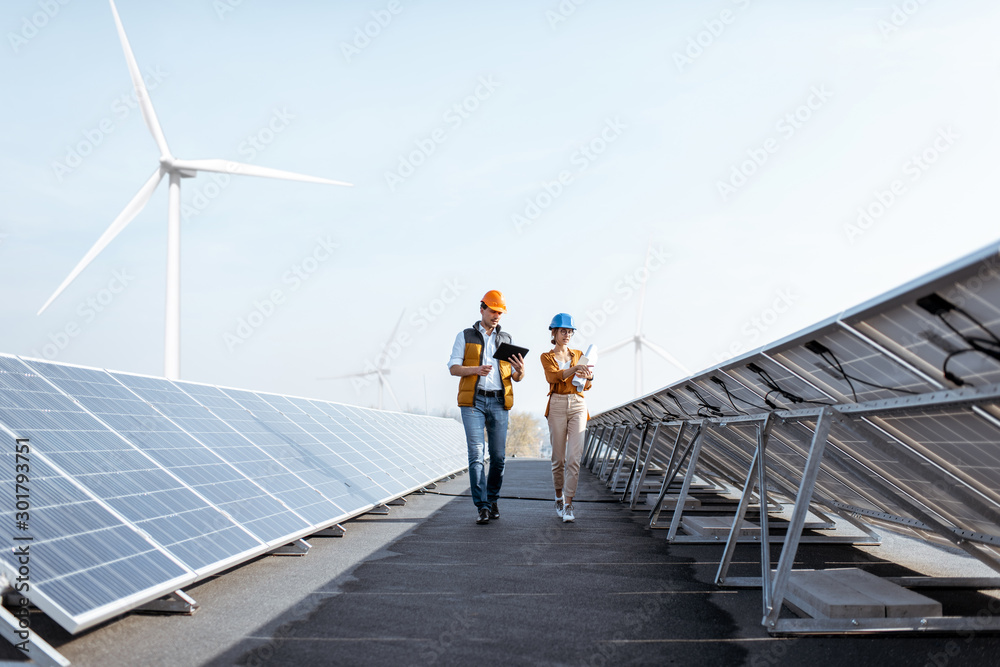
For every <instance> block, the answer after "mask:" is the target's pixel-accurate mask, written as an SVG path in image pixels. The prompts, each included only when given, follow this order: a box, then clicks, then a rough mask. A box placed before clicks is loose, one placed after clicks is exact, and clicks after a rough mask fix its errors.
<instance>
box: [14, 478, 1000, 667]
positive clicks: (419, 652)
mask: <svg viewBox="0 0 1000 667" xmlns="http://www.w3.org/2000/svg"><path fill="white" fill-rule="evenodd" d="M550 487H551V476H550V473H549V463H548V461H546V460H539V459H509V460H508V462H507V470H506V478H505V482H504V487H503V495H504V498H503V499H502V500H501V503H500V508H501V513H502V516H501V518H500V520H498V521H492V522H490V524H489V525H485V526H480V525H476V524H475V523H474V514H475V512H474V507H473V505H472V503H471V502H470V500H469V498H468V478H467V477H466V476H465V475H462V476H459V477H458V478H456V479H454V480H451V481H446V482H444V483H440V484H438V487H437V489H436V490H435V491H434V492H433V493H428V494H426V495H413V496H410V497H409V499H408V500H409V502H408V503H407V505H406V506H404V507H394V508H392V512H391V514H390V515H389V516H375V515H366V516H364V517H361V518H359V519H356V520H354V521H351V522H349V523H348V524H347V528H348V532H347V535H346V536H345V537H343V538H311V539H310V543H311V544H312V549H311V550H310V552H309V554H308V555H307V556H305V557H291V556H281V557H278V556H270V557H263V558H258V559H256V560H254V561H251V562H250V563H247V564H245V565H243V566H240V567H237V568H234V569H232V570H230V571H228V572H226V573H223V574H221V575H219V576H215V577H211V578H209V579H207V580H205V581H203V582H200V583H199V584H198V585H196V586H194V587H192V588H190V589H188V591H187V592H188V593H189V594H190V595H192V596H193V597H194V598H195V599H196V600H197V601H198V602H199V603H200V604H201V608H200V610H199V611H198V612H197V613H196V614H194V615H193V616H153V615H142V614H129V615H126V616H123V617H121V618H119V619H116V620H113V621H110V622H108V623H105V624H103V625H101V626H99V627H97V628H95V629H92V630H90V631H87V632H85V633H82V634H81V635H79V636H76V637H73V636H71V635H69V634H67V633H65V632H64V631H62V630H61V629H60V628H58V627H57V626H55V625H54V624H52V623H51V622H47V621H46V620H45V619H43V618H39V619H38V620H37V621H36V622H35V623H34V625H33V628H34V629H35V630H36V631H38V632H39V633H40V634H41V636H43V637H44V638H46V639H47V640H49V641H50V642H51V643H53V644H54V645H55V646H56V648H57V649H58V650H59V651H60V652H61V653H62V654H63V655H64V656H66V657H67V658H69V659H70V660H71V661H72V662H73V664H74V665H101V666H102V667H114V666H117V665H128V666H133V665H171V666H175V665H233V664H239V665H251V666H256V665H323V664H344V665H469V664H475V665H480V666H488V665H595V666H596V665H751V666H753V667H757V666H763V665H806V664H808V665H811V666H816V667H819V666H821V665H837V666H838V667H842V666H843V665H851V664H859V665H867V664H878V665H925V664H929V665H938V666H942V665H996V664H997V662H998V659H997V658H996V656H997V655H1000V637H996V636H987V635H982V634H975V633H967V634H966V635H963V636H916V635H909V636H852V637H792V638H780V637H769V636H768V634H767V633H766V632H765V631H764V630H763V628H762V627H761V625H760V618H761V597H760V591H759V590H756V589H740V590H729V589H719V588H717V587H716V586H715V585H714V584H712V583H711V582H712V579H713V577H714V573H715V569H716V568H717V565H718V559H719V556H720V553H721V549H722V545H721V544H720V545H668V543H667V542H666V541H665V540H664V539H663V538H662V534H663V532H662V531H649V530H647V529H646V528H645V527H644V524H645V513H644V512H631V511H629V509H628V508H627V506H622V505H619V504H618V503H616V502H614V501H613V499H612V496H611V495H610V493H609V492H608V491H607V490H606V489H605V487H604V485H603V484H602V483H600V482H599V481H598V480H597V478H596V477H594V476H593V475H592V474H590V473H589V472H587V471H584V472H583V473H582V474H581V480H580V490H579V493H578V503H577V521H576V522H575V523H572V524H563V523H562V522H561V521H560V520H559V519H558V518H557V517H556V515H555V512H554V509H553V506H552V501H551V500H550V498H551V488H550ZM462 495H464V496H465V497H461V496H462ZM456 496H458V497H456ZM885 545H886V546H884V547H879V548H863V549H862V548H852V547H846V546H833V545H830V546H819V545H803V546H802V547H801V548H800V550H799V557H798V558H797V563H796V567H814V566H823V565H824V563H825V564H826V566H830V567H846V566H863V567H865V569H868V570H870V571H872V572H874V573H875V574H880V575H887V576H888V575H894V574H905V573H913V572H922V573H927V574H952V575H956V574H957V575H969V576H972V575H984V574H985V575H990V574H993V573H992V572H989V571H985V572H984V571H983V568H982V566H980V565H979V564H978V563H975V562H972V561H970V560H969V559H965V558H961V557H956V556H953V555H951V554H949V553H948V552H946V551H943V550H940V549H936V548H934V547H929V546H926V545H923V544H920V543H917V542H915V541H913V540H908V539H906V538H900V537H892V536H887V537H886V542H885ZM779 551H780V549H778V548H777V547H775V548H773V550H772V558H773V559H774V561H775V562H776V561H777V558H778V555H779ZM890 552H891V553H890ZM757 557H758V551H757V550H756V549H755V548H753V547H752V546H745V547H744V546H740V547H739V548H738V549H737V552H736V558H735V559H734V560H735V562H734V566H733V570H732V571H731V573H730V574H731V576H737V575H752V574H755V573H757V572H759V566H758V565H757V562H758V560H757ZM798 561H801V564H800V563H799V562H798ZM887 561H893V562H892V563H890V562H887ZM945 561H948V563H949V564H950V565H954V566H957V571H956V569H955V567H949V568H945V567H944V564H945ZM898 562H906V563H908V564H909V565H910V568H902V567H900V566H899V565H896V564H894V563H898ZM937 570H940V572H939V571H937ZM941 595H944V596H945V597H940V596H941ZM949 595H950V597H948V596H949ZM933 596H934V597H938V598H939V599H941V600H942V601H943V602H944V603H945V614H946V615H948V614H951V613H964V614H973V615H974V614H976V613H977V611H980V610H981V613H985V614H990V613H998V612H1000V601H998V600H996V599H995V598H991V597H986V596H983V595H980V594H970V593H968V592H966V593H963V594H961V595H958V594H955V593H950V594H949V593H947V592H946V593H943V594H941V593H935V594H933ZM8 648H9V647H6V646H5V647H4V651H3V652H2V653H0V659H2V658H8V657H9V656H11V653H9V652H8V651H7V649H8Z"/></svg>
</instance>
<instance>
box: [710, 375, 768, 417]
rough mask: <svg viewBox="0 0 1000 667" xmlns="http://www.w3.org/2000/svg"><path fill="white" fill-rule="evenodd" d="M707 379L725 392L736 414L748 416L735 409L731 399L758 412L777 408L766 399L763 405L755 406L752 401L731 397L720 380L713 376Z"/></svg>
mask: <svg viewBox="0 0 1000 667" xmlns="http://www.w3.org/2000/svg"><path fill="white" fill-rule="evenodd" d="M709 379H710V380H711V381H712V382H714V383H715V384H717V385H719V386H720V387H722V390H723V391H725V392H726V396H727V397H728V398H729V404H730V405H732V406H733V409H734V410H736V412H739V413H742V414H745V415H746V414H749V413H748V412H744V411H743V410H740V409H739V408H738V407H736V404H735V403H733V399H734V398H735V399H736V400H737V401H739V402H740V403H745V404H747V405H749V406H752V407H755V408H757V409H758V410H774V409H775V408H776V407H777V406H775V404H774V403H771V402H770V401H767V400H766V399H765V405H757V404H756V403H754V402H752V401H748V400H746V399H743V398H740V397H739V396H733V395H732V393H730V391H729V387H728V386H726V383H725V382H723V381H722V380H721V379H719V378H718V377H716V376H714V375H713V376H712V377H710V378H709ZM765 406H766V407H765Z"/></svg>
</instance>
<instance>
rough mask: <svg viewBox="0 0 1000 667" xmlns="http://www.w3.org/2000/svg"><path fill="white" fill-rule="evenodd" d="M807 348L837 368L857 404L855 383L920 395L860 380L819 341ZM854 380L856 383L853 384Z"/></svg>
mask: <svg viewBox="0 0 1000 667" xmlns="http://www.w3.org/2000/svg"><path fill="white" fill-rule="evenodd" d="M805 348H806V349H807V350H809V351H810V352H812V353H814V354H817V355H819V357H820V358H821V359H822V360H823V361H825V362H826V363H828V364H830V366H834V367H836V369H837V370H838V371H839V372H840V375H841V377H843V378H844V379H845V380H846V381H847V386H849V387H850V388H851V394H852V395H853V396H854V402H855V403H857V402H858V392H857V390H855V388H854V382H858V383H860V384H864V385H867V386H869V387H874V388H875V389H885V390H886V391H894V392H897V393H900V394H909V395H911V396H914V395H916V394H918V393H919V392H916V391H911V390H909V389H903V388H902V387H886V386H885V385H882V384H877V383H875V382H869V381H868V380H865V379H863V378H859V377H857V376H856V375H851V374H850V373H848V372H847V371H845V370H844V366H843V364H841V363H840V359H838V358H837V355H836V354H834V353H833V350H831V349H830V348H828V347H827V346H825V345H823V344H822V343H820V342H819V341H816V340H811V341H808V342H807V343H806V344H805ZM827 355H829V356H830V358H829V359H827ZM852 380H853V381H854V382H852Z"/></svg>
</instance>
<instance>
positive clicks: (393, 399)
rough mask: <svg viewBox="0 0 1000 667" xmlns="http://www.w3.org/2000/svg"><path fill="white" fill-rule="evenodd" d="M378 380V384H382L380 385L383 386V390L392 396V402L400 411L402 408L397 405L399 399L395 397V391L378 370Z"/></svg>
mask: <svg viewBox="0 0 1000 667" xmlns="http://www.w3.org/2000/svg"><path fill="white" fill-rule="evenodd" d="M378 381H379V384H380V385H382V386H384V387H385V390H386V391H388V392H389V396H391V397H392V402H393V403H395V404H396V409H397V410H399V411H400V412H402V411H403V408H402V407H401V406H400V405H399V400H398V399H397V398H396V394H395V392H393V391H392V387H391V386H390V385H389V381H388V380H386V379H385V376H384V375H382V372H381V371H379V374H378ZM379 407H380V408H381V406H379Z"/></svg>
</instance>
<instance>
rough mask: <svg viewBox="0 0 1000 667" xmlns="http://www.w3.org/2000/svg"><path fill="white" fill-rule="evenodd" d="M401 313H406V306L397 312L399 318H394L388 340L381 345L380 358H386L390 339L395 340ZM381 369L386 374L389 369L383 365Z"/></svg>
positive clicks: (401, 316)
mask: <svg viewBox="0 0 1000 667" xmlns="http://www.w3.org/2000/svg"><path fill="white" fill-rule="evenodd" d="M403 315H406V308H403V312H401V313H400V314H399V319H398V320H396V326H395V327H393V329H392V333H391V334H389V340H387V341H386V342H385V345H384V346H383V347H382V355H381V356H382V358H383V359H385V358H386V357H385V353H386V350H388V349H389V346H390V345H392V341H394V340H396V332H397V331H399V325H400V324H402V323H403ZM381 370H382V372H383V373H385V374H386V375H388V374H389V370H388V368H386V367H385V366H383V367H382V368H381Z"/></svg>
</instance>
